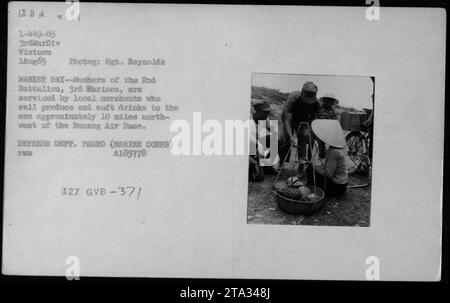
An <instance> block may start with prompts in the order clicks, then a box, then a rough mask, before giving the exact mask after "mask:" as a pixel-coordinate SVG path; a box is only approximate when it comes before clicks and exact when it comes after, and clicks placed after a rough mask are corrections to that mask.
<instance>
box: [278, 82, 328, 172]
mask: <svg viewBox="0 0 450 303" xmlns="http://www.w3.org/2000/svg"><path fill="white" fill-rule="evenodd" d="M317 90H318V88H317V86H316V85H315V84H314V83H313V82H309V81H308V82H305V83H304V84H303V87H302V91H301V92H300V91H294V92H292V93H290V94H289V96H288V98H287V101H286V104H285V106H284V108H283V111H282V113H281V121H282V124H283V136H282V138H281V140H282V142H281V144H280V151H279V153H280V158H281V159H282V160H283V161H284V159H285V158H286V157H287V155H288V153H289V150H290V147H291V144H294V145H295V144H296V145H297V147H298V157H299V163H300V164H304V163H307V159H306V145H307V144H308V142H309V130H310V127H308V126H307V125H309V126H310V125H311V121H312V120H314V119H316V117H317V114H318V113H319V111H320V103H319V100H317ZM301 122H305V123H303V124H302V125H301V126H300V128H299V125H300V123H301ZM305 124H306V125H305ZM297 130H298V132H297ZM308 155H309V156H311V147H309V153H308Z"/></svg>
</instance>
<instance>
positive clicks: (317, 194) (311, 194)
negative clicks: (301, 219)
mask: <svg viewBox="0 0 450 303" xmlns="http://www.w3.org/2000/svg"><path fill="white" fill-rule="evenodd" d="M275 195H276V199H277V204H278V207H279V208H280V209H281V210H282V211H284V212H286V213H288V214H291V215H309V214H312V213H314V212H316V211H318V210H319V209H320V208H321V207H322V204H323V198H324V197H325V193H324V192H323V190H321V189H320V188H318V187H314V186H313V185H301V186H299V187H298V188H294V187H289V186H286V187H280V188H276V189H275Z"/></svg>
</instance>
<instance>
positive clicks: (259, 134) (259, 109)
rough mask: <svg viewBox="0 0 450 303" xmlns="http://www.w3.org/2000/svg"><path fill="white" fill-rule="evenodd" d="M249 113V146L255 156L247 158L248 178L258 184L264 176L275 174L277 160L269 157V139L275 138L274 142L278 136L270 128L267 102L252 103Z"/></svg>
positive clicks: (269, 110) (276, 157)
mask: <svg viewBox="0 0 450 303" xmlns="http://www.w3.org/2000/svg"><path fill="white" fill-rule="evenodd" d="M251 111H252V112H251V119H250V122H251V123H253V127H252V130H251V132H250V144H252V145H253V148H254V150H255V151H256V154H255V155H250V156H249V177H250V179H251V180H253V181H257V182H260V181H263V180H264V175H265V174H270V175H276V174H277V170H276V169H275V168H274V166H277V164H278V162H279V158H278V155H276V156H274V157H271V155H270V142H271V140H270V137H271V136H275V139H274V140H276V138H277V136H278V134H276V133H273V130H271V128H270V124H269V122H270V121H269V116H270V112H271V107H270V104H269V103H268V102H267V101H260V102H257V103H254V104H253V105H252V108H251ZM261 139H263V140H261ZM272 159H274V160H272Z"/></svg>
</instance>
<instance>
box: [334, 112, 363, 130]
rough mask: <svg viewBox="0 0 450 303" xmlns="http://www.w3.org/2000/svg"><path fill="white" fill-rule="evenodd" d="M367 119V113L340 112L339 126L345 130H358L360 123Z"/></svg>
mask: <svg viewBox="0 0 450 303" xmlns="http://www.w3.org/2000/svg"><path fill="white" fill-rule="evenodd" d="M366 119H367V113H356V112H342V113H341V121H340V122H341V126H342V129H343V130H346V131H350V132H351V131H360V130H361V125H362V123H363V122H364V121H365V120H366Z"/></svg>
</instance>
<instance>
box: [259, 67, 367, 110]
mask: <svg viewBox="0 0 450 303" xmlns="http://www.w3.org/2000/svg"><path fill="white" fill-rule="evenodd" d="M306 81H312V82H314V84H316V85H317V87H318V88H319V89H318V91H317V97H318V98H320V97H322V96H323V95H324V94H325V93H333V94H334V95H335V96H336V97H337V99H338V100H339V105H342V106H345V107H353V108H355V109H362V108H370V109H371V108H372V90H373V88H372V81H371V80H370V77H366V76H322V75H320V76H319V75H294V74H259V73H258V74H256V73H255V74H253V76H252V85H253V86H264V87H267V88H274V89H279V90H280V91H281V92H284V93H290V92H292V91H295V90H298V91H300V90H301V89H302V86H303V83H305V82H306ZM375 81H376V79H375ZM375 102H376V100H375Z"/></svg>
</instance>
